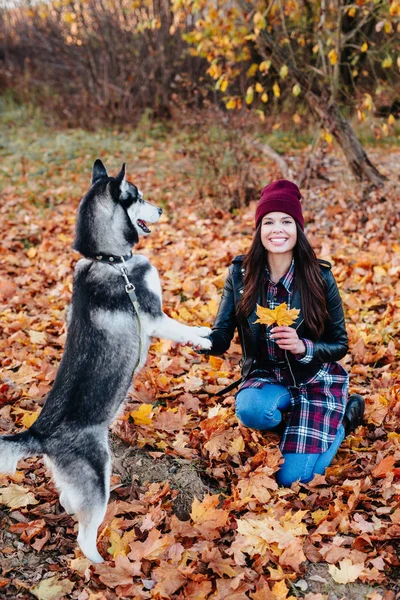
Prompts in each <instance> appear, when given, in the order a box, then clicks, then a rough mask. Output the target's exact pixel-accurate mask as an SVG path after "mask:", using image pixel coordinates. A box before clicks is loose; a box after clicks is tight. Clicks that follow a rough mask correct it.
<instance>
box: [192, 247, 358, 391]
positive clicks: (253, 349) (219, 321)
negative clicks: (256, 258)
mask: <svg viewBox="0 0 400 600" xmlns="http://www.w3.org/2000/svg"><path fill="white" fill-rule="evenodd" d="M243 258H244V256H243V255H241V256H237V257H236V258H234V259H233V261H232V265H231V266H230V267H229V273H228V277H227V279H226V282H225V286H224V291H223V294H222V299H221V303H220V305H219V309H218V313H217V316H216V319H215V322H214V325H213V328H212V333H211V334H210V336H209V337H210V339H211V341H212V348H211V350H208V351H204V350H203V351H201V353H204V354H212V355H214V356H219V355H221V354H223V353H224V352H226V350H228V348H229V346H230V343H231V341H232V338H233V336H234V333H235V329H236V328H238V333H239V338H240V343H241V345H242V351H243V359H242V379H243V380H244V379H247V378H248V377H249V376H250V375H251V373H252V371H254V370H255V369H257V367H258V365H257V355H258V346H259V337H260V333H261V329H260V327H261V326H260V325H259V324H255V321H256V320H257V315H256V309H255V308H254V311H253V312H252V314H251V315H250V316H249V317H248V319H247V321H246V322H238V321H237V319H236V306H237V304H238V303H239V301H240V299H241V297H242V293H243V285H244V284H243V275H244V269H243ZM319 263H320V265H321V274H322V276H323V278H324V281H325V284H326V302H327V309H328V313H329V317H330V318H328V319H327V321H326V324H325V329H324V332H323V334H322V335H321V337H320V338H319V339H318V340H317V341H314V340H313V341H314V353H313V358H312V360H311V362H309V363H307V364H304V363H301V362H299V361H298V360H297V359H296V358H295V356H294V355H293V354H292V353H291V352H287V351H286V352H285V356H286V362H287V364H288V366H289V369H290V373H291V376H292V379H293V385H294V386H296V387H297V386H298V384H299V383H301V382H304V381H306V380H308V379H310V378H311V377H313V376H314V375H315V374H316V373H317V372H318V371H319V369H320V368H321V366H322V364H323V363H326V362H334V361H337V360H340V359H341V358H343V357H344V356H345V355H346V353H347V350H348V339H347V332H346V326H345V322H344V314H343V306H342V300H341V298H340V294H339V290H338V287H337V285H336V281H335V278H334V276H333V274H332V272H331V266H332V265H331V264H330V263H329V262H327V261H322V260H320V261H319ZM290 308H298V309H300V313H299V315H298V317H297V319H296V321H295V323H294V324H293V327H295V328H296V330H297V333H298V336H299V338H307V339H312V337H311V335H310V332H309V331H308V330H307V327H306V325H305V323H304V317H303V313H302V307H301V298H300V294H299V292H298V291H297V290H296V291H295V293H294V296H293V300H292V303H291V307H290Z"/></svg>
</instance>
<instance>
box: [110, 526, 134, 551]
mask: <svg viewBox="0 0 400 600" xmlns="http://www.w3.org/2000/svg"><path fill="white" fill-rule="evenodd" d="M120 521H121V519H113V521H112V523H111V525H110V547H109V548H108V550H107V552H108V553H109V554H111V555H112V557H113V558H116V557H117V556H119V555H120V556H126V555H127V554H128V552H129V544H130V543H131V542H133V541H134V540H136V534H135V530H134V529H131V530H130V531H126V532H125V533H124V534H122V535H120V533H121V532H120V531H119V530H118V524H119V522H120Z"/></svg>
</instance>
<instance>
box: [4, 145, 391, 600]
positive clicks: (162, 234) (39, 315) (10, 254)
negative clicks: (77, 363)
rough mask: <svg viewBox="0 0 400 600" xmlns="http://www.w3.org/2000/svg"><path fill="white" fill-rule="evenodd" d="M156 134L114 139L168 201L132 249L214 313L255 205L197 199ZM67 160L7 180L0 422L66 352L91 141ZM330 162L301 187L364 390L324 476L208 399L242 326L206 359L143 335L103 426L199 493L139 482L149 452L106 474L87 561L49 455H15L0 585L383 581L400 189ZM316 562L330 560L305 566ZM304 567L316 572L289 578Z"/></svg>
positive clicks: (255, 585)
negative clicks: (183, 476) (137, 463)
mask: <svg viewBox="0 0 400 600" xmlns="http://www.w3.org/2000/svg"><path fill="white" fill-rule="evenodd" d="M168 144H170V141H168V140H166V141H159V140H158V141H157V142H155V143H154V147H153V150H152V149H148V150H147V151H146V153H144V154H143V155H141V156H140V159H139V158H135V157H134V156H133V155H131V156H129V155H128V156H126V157H125V156H124V160H125V159H127V161H128V164H130V165H131V167H130V178H131V179H132V180H133V181H134V182H135V183H136V184H137V185H138V187H139V188H141V189H142V190H143V191H144V192H145V196H147V197H148V198H149V200H150V201H154V202H155V203H157V199H160V198H161V196H163V198H164V206H165V209H166V210H165V213H166V215H167V216H163V218H162V220H161V221H160V223H159V224H158V226H157V227H154V228H153V232H152V235H151V236H150V237H149V238H148V239H147V240H146V241H145V242H141V243H140V247H139V248H138V251H140V252H143V253H144V254H146V255H147V256H148V257H149V259H150V260H151V262H152V263H153V264H154V265H155V266H156V267H157V268H158V269H159V271H160V274H161V279H162V282H163V302H164V308H165V311H166V312H167V313H168V314H169V315H170V316H172V317H174V318H177V319H180V320H182V321H184V322H186V323H188V324H192V325H197V324H198V325H200V324H201V325H211V324H212V322H213V318H214V316H215V312H216V309H217V306H218V302H219V298H220V296H221V293H222V287H223V282H224V276H225V273H226V269H227V267H228V266H229V264H230V262H231V260H232V258H233V257H234V256H235V255H237V254H242V253H244V252H245V251H246V249H247V248H248V246H249V242H250V239H251V234H252V228H253V214H254V203H251V204H250V206H249V207H245V208H243V209H241V211H239V213H238V214H237V215H231V214H227V213H226V211H219V210H218V207H217V206H216V207H215V206H214V207H213V205H212V203H211V201H210V202H208V200H207V199H205V201H204V204H205V205H206V206H208V207H209V210H207V215H204V214H203V212H204V211H202V216H199V213H198V210H197V209H198V199H197V197H196V193H195V190H194V189H193V187H192V186H191V183H190V178H189V177H187V176H185V175H182V173H179V179H178V175H177V172H174V171H173V170H172V171H171V169H168V168H167V164H166V163H165V162H161V164H160V165H159V164H157V170H155V169H154V165H155V164H156V160H157V158H158V159H159V157H160V155H162V156H163V157H164V156H165V154H166V153H168V152H169V153H170V154H169V158H168V161H169V163H168V164H171V163H173V162H174V161H175V162H176V163H179V160H181V159H182V154H181V153H178V152H177V151H176V150H175V148H174V147H173V146H168ZM150 150H152V151H150ZM163 153H165V154H163ZM374 154H375V156H374V161H375V162H376V163H378V164H379V163H381V164H382V165H383V164H384V166H385V170H386V172H387V174H389V175H392V178H393V179H395V176H396V165H397V164H398V158H399V154H398V152H397V155H396V152H395V151H394V152H393V154H392V155H391V157H390V158H388V154H387V153H386V151H383V150H382V151H379V150H374ZM94 158H96V157H95V156H93V159H94ZM164 160H165V158H164ZM293 161H294V164H295V163H296V164H297V165H298V168H299V169H300V167H301V164H302V161H304V157H303V156H302V155H301V153H300V152H298V153H297V155H296V154H294V155H293ZM73 162H74V168H75V169H76V174H75V175H74V177H73V185H71V186H68V185H67V182H66V180H67V179H68V178H67V177H63V174H62V173H61V174H60V170H59V169H56V168H54V171H52V167H51V165H49V164H46V173H45V179H43V180H41V179H40V176H37V177H33V178H31V177H30V176H29V170H32V171H35V172H36V173H37V172H38V166H39V164H40V159H39V158H35V160H33V159H32V161H31V162H30V163H29V162H28V163H27V164H26V165H25V171H24V173H19V174H18V176H16V177H15V180H14V181H13V185H12V186H11V185H10V186H8V187H6V189H5V190H4V199H5V202H4V203H3V205H2V207H1V208H0V212H1V217H2V218H1V223H0V228H1V239H2V244H1V262H0V313H1V328H2V337H1V341H0V360H1V365H2V381H1V382H0V428H1V430H2V432H3V433H8V432H11V431H13V432H14V431H18V430H22V429H23V428H24V427H25V426H28V425H29V424H30V423H31V422H33V420H34V419H35V418H36V416H37V414H38V412H39V411H40V408H41V406H42V405H43V402H44V400H45V397H46V394H47V393H48V391H49V389H50V388H51V385H52V382H53V380H54V376H55V373H56V370H57V366H58V363H59V361H60V358H61V355H62V349H63V345H64V341H65V326H64V320H65V312H66V307H67V305H68V303H69V301H70V299H71V285H72V273H73V268H74V265H75V263H76V260H77V259H78V258H79V257H78V255H77V254H76V253H73V252H72V251H71V243H72V238H73V225H74V219H75V212H76V208H77V205H78V202H79V197H80V195H81V194H82V193H83V192H84V191H85V190H86V188H87V182H88V177H89V175H88V174H89V168H90V165H89V164H88V162H90V161H88V160H87V157H82V158H81V159H74V161H73ZM114 162H115V163H116V161H114ZM77 167H78V168H77ZM258 167H259V168H260V188H261V183H262V180H261V173H262V178H263V180H265V179H268V176H267V175H268V173H266V171H265V164H264V165H262V164H259V165H258ZM261 167H262V170H261ZM271 167H272V166H271ZM10 168H11V167H10ZM68 169H71V165H68ZM110 170H111V169H110ZM149 173H151V176H149ZM272 173H273V171H272V168H271V171H270V172H269V174H270V176H271V177H273V175H272ZM64 175H65V173H64ZM330 175H331V176H332V175H333V176H334V181H333V182H332V183H326V182H324V183H323V184H319V183H318V184H316V185H314V187H313V188H311V189H310V190H308V191H306V192H305V194H304V195H305V201H304V212H305V217H306V223H307V233H308V236H309V238H310V241H311V243H312V245H313V246H314V248H315V249H316V252H317V255H318V256H319V257H321V258H324V259H326V260H330V261H331V262H332V263H333V271H334V274H335V276H336V278H337V281H338V284H339V288H340V291H341V294H342V298H343V302H344V307H345V311H346V318H347V325H348V332H349V339H350V352H349V354H348V355H347V356H346V357H345V358H344V359H343V361H342V362H343V364H344V366H345V367H346V368H347V369H348V370H349V372H350V377H351V379H350V387H351V392H357V393H361V394H362V395H363V396H364V397H365V400H366V418H365V423H364V424H363V425H362V426H361V427H360V428H359V429H358V430H357V431H356V432H354V434H353V435H351V436H349V437H348V438H347V439H346V440H345V441H344V443H343V444H342V446H341V448H340V449H339V452H338V455H337V457H336V458H335V460H334V462H333V464H332V465H331V467H330V468H329V469H328V470H327V472H326V474H325V476H317V477H316V478H315V479H314V480H313V481H312V482H310V483H309V484H307V485H299V484H294V485H293V486H292V489H285V488H279V487H278V486H277V485H276V482H275V480H274V473H275V472H276V471H277V469H278V468H279V462H280V453H279V449H278V442H279V439H278V437H277V435H276V434H274V433H271V432H264V433H262V432H259V431H252V430H249V429H247V428H245V427H243V426H242V425H240V424H239V422H238V421H237V419H236V417H235V414H234V398H233V396H226V397H225V398H223V399H219V398H216V397H215V395H214V394H215V393H216V391H218V390H219V389H221V387H223V386H225V385H227V384H228V383H230V382H231V381H232V380H234V379H237V378H238V375H239V367H238V362H239V358H240V347H239V344H238V340H237V339H235V340H234V342H233V344H232V346H231V349H230V351H229V353H227V354H226V355H224V356H223V357H212V358H206V357H204V356H200V355H196V354H194V353H193V351H192V350H191V349H190V348H188V347H184V348H182V347H174V346H172V345H171V344H170V343H168V342H165V341H159V340H154V344H153V345H152V347H151V349H150V353H149V358H148V362H147V366H146V368H145V369H144V370H143V371H142V373H141V374H140V376H139V377H138V378H137V380H136V381H135V389H134V390H132V391H131V392H130V393H129V397H128V400H127V405H126V407H125V411H124V413H123V414H122V415H121V416H120V417H119V418H118V419H117V420H116V422H115V423H114V425H113V428H112V430H113V436H115V437H116V438H119V439H120V440H122V441H123V442H124V443H125V444H126V445H128V446H130V447H132V448H134V449H135V451H140V452H142V453H145V454H146V455H147V458H148V460H151V461H152V462H153V463H154V465H156V464H157V461H159V460H161V459H162V458H163V457H168V459H170V460H171V461H174V465H175V468H177V469H179V465H180V463H179V460H187V461H190V462H195V463H196V464H197V465H198V466H199V472H200V473H201V477H202V478H203V480H204V481H205V482H206V483H207V486H206V487H205V488H204V489H205V490H207V493H205V495H203V496H202V497H194V498H192V500H191V506H190V509H189V510H188V514H187V518H186V520H182V519H179V518H178V517H177V516H176V515H175V514H174V504H175V502H176V501H177V498H178V496H179V494H182V493H184V492H183V491H182V490H181V491H178V490H177V489H175V488H174V487H172V486H171V485H170V483H169V480H168V473H169V471H168V470H166V471H165V477H162V475H160V480H159V481H150V477H149V478H148V479H147V482H146V473H148V469H149V467H148V464H149V463H148V462H146V463H145V469H146V470H147V471H146V472H145V473H144V475H143V474H142V476H141V477H139V476H138V477H133V479H132V478H131V479H129V478H128V479H126V478H125V479H124V477H121V475H118V474H116V471H114V472H113V476H112V481H111V487H112V490H113V491H112V497H111V499H110V504H109V509H108V512H107V515H106V518H105V520H104V523H103V525H102V526H101V527H100V529H99V540H98V545H99V549H100V552H101V553H102V555H103V556H104V558H105V559H106V562H105V563H104V564H102V565H96V566H95V565H92V564H91V563H89V562H87V561H86V559H84V558H82V557H81V555H80V553H79V550H78V549H77V547H76V541H75V540H76V533H75V532H74V529H75V522H74V520H73V518H71V517H69V516H68V515H66V514H65V513H64V512H63V510H62V508H61V507H60V505H59V502H58V495H57V492H56V490H55V488H54V486H53V484H52V483H51V482H50V481H49V473H48V471H46V468H45V466H44V464H43V461H42V460H41V459H35V458H30V459H26V460H24V461H21V463H20V464H19V470H18V471H17V473H16V474H15V475H14V476H10V477H6V476H3V477H2V478H1V480H0V497H1V502H2V512H1V513H0V515H1V524H2V534H1V547H0V551H1V557H2V558H1V566H2V571H3V572H2V578H1V579H0V588H1V590H2V591H1V593H2V594H3V595H4V594H5V596H4V597H10V598H17V597H18V598H28V597H31V594H33V595H35V596H36V597H37V598H44V599H45V598H49V599H51V600H58V599H59V598H60V599H61V598H71V599H72V598H74V599H75V598H76V599H78V600H103V599H104V598H107V600H109V599H110V598H172V599H175V598H176V599H181V598H182V599H183V598H193V599H194V598H198V599H201V598H211V597H212V598H227V597H229V598H230V599H235V598H252V599H254V600H263V599H268V600H269V599H271V600H279V599H281V600H286V599H291V600H293V599H294V598H295V597H299V594H300V595H302V597H303V596H304V597H305V598H307V599H308V600H317V599H318V600H327V598H328V594H327V589H328V588H329V586H335V585H338V586H344V585H345V586H346V590H347V591H346V593H347V596H346V597H349V598H357V600H358V599H359V598H361V596H360V595H358V596H357V595H356V594H357V593H359V594H361V591H360V592H356V591H354V589H355V588H354V587H352V586H354V585H356V584H354V583H353V582H354V581H356V582H357V585H359V586H360V588H359V589H360V590H361V589H362V590H363V593H364V592H365V590H371V586H378V587H376V589H375V591H374V592H371V591H369V592H368V593H369V596H365V597H368V598H370V600H382V599H383V600H392V598H394V596H392V595H391V594H392V592H393V590H397V587H396V586H397V574H398V572H399V566H400V563H399V557H398V539H399V538H400V507H399V498H400V480H399V475H400V431H399V422H400V420H399V417H400V369H399V358H400V344H399V330H400V302H399V300H398V298H399V296H400V283H399V280H400V278H399V273H400V244H399V239H400V230H399V223H398V220H396V211H397V208H396V206H397V202H398V190H396V188H395V186H394V185H391V184H388V185H387V187H386V188H385V189H384V190H370V191H369V192H368V193H366V194H365V193H364V195H363V193H362V190H360V189H357V188H356V186H353V187H351V186H350V185H349V182H348V181H346V177H343V171H342V167H341V164H340V161H339V159H338V158H337V157H336V156H333V157H332V167H331V172H330ZM161 190H162V191H163V193H162V194H161ZM171 190H174V193H173V194H172V193H170V191H171ZM165 191H167V193H164V192H165ZM46 198H52V200H51V202H47V201H46ZM293 316H294V317H295V315H293ZM121 443H122V442H121ZM143 456H144V454H143ZM139 460H140V458H139ZM170 468H171V466H170V463H169V466H168V469H170ZM21 565H23V569H22V570H21ZM313 569H314V571H313ZM315 569H317V571H315ZM318 569H319V571H318ZM321 569H325V570H321ZM313 572H314V573H316V572H318V573H322V575H314V580H313V575H312V573H313ZM318 577H319V579H320V580H322V582H324V581H325V583H321V582H318V581H317V580H318ZM315 578H317V579H316V580H315ZM297 581H303V582H304V581H305V582H306V583H305V586H308V587H304V585H303V584H299V586H300V587H295V584H296V582H297ZM360 582H361V583H360ZM315 586H317V587H315ZM318 586H319V587H318ZM324 586H325V587H324ZM327 586H328V588H327ZM331 589H336V588H334V587H332V588H331ZM337 589H342V588H340V587H339V588H337ZM397 591H398V590H397ZM366 593H367V592H365V594H366ZM393 593H394V592H393ZM352 594H353V595H352ZM374 594H375V596H374ZM362 597H364V596H362Z"/></svg>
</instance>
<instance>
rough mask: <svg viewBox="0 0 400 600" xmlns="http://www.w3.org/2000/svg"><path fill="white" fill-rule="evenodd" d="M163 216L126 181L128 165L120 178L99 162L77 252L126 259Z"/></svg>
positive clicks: (82, 212) (84, 205)
mask: <svg viewBox="0 0 400 600" xmlns="http://www.w3.org/2000/svg"><path fill="white" fill-rule="evenodd" d="M161 213H162V209H161V208H157V207H156V206H153V205H152V204H149V202H145V201H144V200H143V195H142V193H141V192H140V191H139V190H138V188H137V187H136V186H135V185H133V183H130V182H129V181H128V180H127V179H126V176H125V164H124V165H123V166H122V169H121V171H120V172H119V173H118V175H117V176H116V177H109V176H108V174H107V171H106V169H105V167H104V165H103V163H102V162H101V160H99V159H97V160H96V162H95V163H94V166H93V172H92V183H91V186H90V189H89V191H88V193H87V194H86V195H85V196H84V198H83V199H82V200H81V203H80V205H79V210H78V218H77V223H76V235H75V242H74V248H75V250H78V252H80V253H81V254H83V255H84V256H95V255H96V254H99V253H100V254H101V253H107V254H116V255H118V256H120V255H124V254H126V253H127V252H128V251H129V250H130V248H131V247H132V246H133V245H134V244H136V243H137V242H138V241H139V235H148V234H149V233H150V229H149V228H148V226H147V223H156V222H157V221H158V220H159V218H160V215H161Z"/></svg>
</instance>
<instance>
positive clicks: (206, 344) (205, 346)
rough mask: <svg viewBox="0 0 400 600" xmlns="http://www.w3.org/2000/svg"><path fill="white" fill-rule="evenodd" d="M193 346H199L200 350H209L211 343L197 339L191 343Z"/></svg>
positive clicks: (204, 339)
mask: <svg viewBox="0 0 400 600" xmlns="http://www.w3.org/2000/svg"><path fill="white" fill-rule="evenodd" d="M193 344H194V345H195V346H200V347H201V349H202V350H210V349H211V346H212V341H211V340H208V339H207V338H197V339H196V340H194V341H193Z"/></svg>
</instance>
